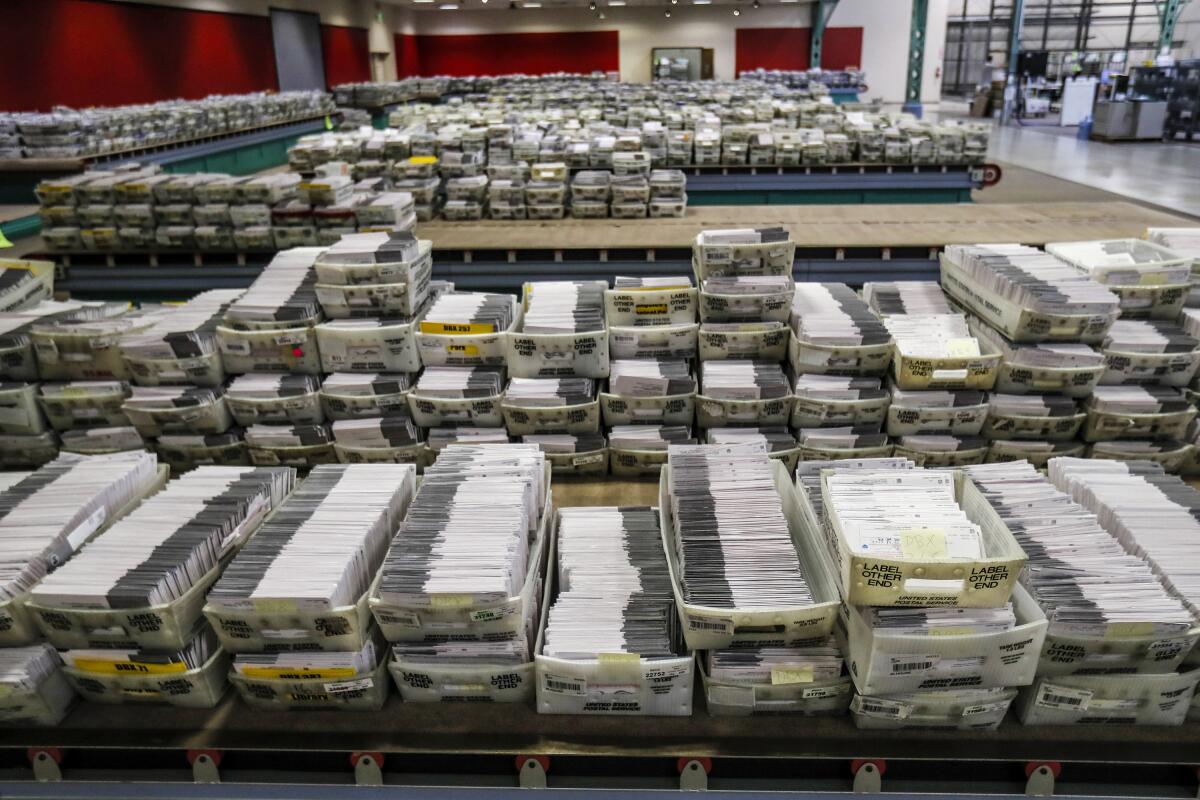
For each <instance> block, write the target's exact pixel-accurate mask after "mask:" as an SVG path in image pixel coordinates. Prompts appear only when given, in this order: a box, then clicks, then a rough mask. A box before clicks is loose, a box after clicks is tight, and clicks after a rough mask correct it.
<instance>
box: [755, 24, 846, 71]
mask: <svg viewBox="0 0 1200 800" xmlns="http://www.w3.org/2000/svg"><path fill="white" fill-rule="evenodd" d="M810 37H811V30H810V29H809V28H738V29H737V36H736V39H735V42H736V54H735V57H734V62H735V66H734V71H735V74H736V73H740V72H742V71H744V70H751V69H808V66H809V64H808V59H809V40H810ZM861 64H862V28H826V29H825V42H824V44H823V45H822V47H821V66H822V67H823V68H824V69H843V68H845V67H856V66H860V65H861Z"/></svg>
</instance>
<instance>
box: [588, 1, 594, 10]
mask: <svg viewBox="0 0 1200 800" xmlns="http://www.w3.org/2000/svg"><path fill="white" fill-rule="evenodd" d="M595 10H596V2H595V0H592V2H590V3H588V11H595Z"/></svg>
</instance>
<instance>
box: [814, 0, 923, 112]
mask: <svg viewBox="0 0 1200 800" xmlns="http://www.w3.org/2000/svg"><path fill="white" fill-rule="evenodd" d="M936 2H937V0H934V3H936ZM931 5H932V4H931ZM932 19H933V14H932V11H931V13H930V16H929V19H928V21H927V22H926V31H928V29H929V22H931V21H932ZM829 24H830V25H831V26H834V27H861V28H862V29H863V47H862V50H863V63H862V68H863V70H864V71H865V72H866V73H867V86H868V87H869V88H868V91H867V96H868V97H871V98H875V97H879V98H882V99H883V100H884V101H885V102H888V103H902V102H904V86H905V80H904V77H905V72H906V70H907V69H908V34H909V31H910V30H911V29H912V0H843V2H841V3H838V6H837V8H836V9H834V12H833V16H832V17H831V18H830V20H829ZM945 39H946V37H945V35H944V34H943V35H942V37H941V41H942V42H943V43H944V42H945ZM931 49H932V48H928V47H927V48H926V55H927V57H928V56H929V55H930V50H931ZM929 72H930V70H929V68H928V62H927V63H926V69H925V73H924V75H925V77H927V76H928V75H929ZM936 99H937V98H936V96H934V97H930V100H936Z"/></svg>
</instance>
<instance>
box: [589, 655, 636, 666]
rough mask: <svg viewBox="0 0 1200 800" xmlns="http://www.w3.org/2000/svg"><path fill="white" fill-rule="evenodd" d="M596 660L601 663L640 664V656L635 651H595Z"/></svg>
mask: <svg viewBox="0 0 1200 800" xmlns="http://www.w3.org/2000/svg"><path fill="white" fill-rule="evenodd" d="M596 661H598V662H600V663H601V664H641V663H642V657H641V656H639V655H638V654H637V653H597V654H596Z"/></svg>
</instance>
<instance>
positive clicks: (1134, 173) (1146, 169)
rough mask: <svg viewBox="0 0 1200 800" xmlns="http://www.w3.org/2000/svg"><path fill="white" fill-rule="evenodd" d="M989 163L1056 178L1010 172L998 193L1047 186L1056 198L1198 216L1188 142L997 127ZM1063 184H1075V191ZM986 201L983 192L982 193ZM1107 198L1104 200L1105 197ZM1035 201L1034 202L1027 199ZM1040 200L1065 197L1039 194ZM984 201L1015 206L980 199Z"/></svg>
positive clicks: (1198, 156) (1196, 169)
mask: <svg viewBox="0 0 1200 800" xmlns="http://www.w3.org/2000/svg"><path fill="white" fill-rule="evenodd" d="M988 156H989V159H990V160H993V161H996V162H999V163H1000V164H1001V165H1002V166H1008V165H1011V166H1015V167H1018V168H1023V169H1024V170H1027V171H1033V172H1035V173H1040V175H1044V176H1049V177H1051V178H1054V179H1056V181H1057V182H1059V183H1055V182H1044V181H1040V178H1039V176H1038V175H1034V176H1023V174H1022V173H1021V172H1019V171H1010V173H1009V174H1006V175H1005V176H1004V178H1003V179H1002V180H1001V182H1000V184H999V185H998V186H997V187H996V188H997V189H1001V190H1003V188H1006V187H1005V184H1006V183H1008V184H1009V185H1010V187H1012V186H1014V185H1015V184H1020V183H1026V181H1022V178H1023V177H1024V178H1028V182H1027V186H1026V188H1027V189H1028V190H1031V191H1036V190H1037V189H1038V188H1041V187H1039V186H1037V185H1035V184H1039V183H1040V184H1047V185H1046V186H1045V188H1049V189H1051V190H1052V191H1053V192H1054V193H1055V194H1058V193H1065V194H1072V196H1071V197H1070V198H1069V199H1071V200H1087V199H1093V198H1094V199H1097V200H1106V199H1113V198H1112V197H1111V195H1119V196H1120V197H1121V198H1123V199H1127V200H1133V201H1136V202H1138V203H1141V204H1144V205H1149V206H1154V207H1156V208H1161V209H1164V210H1168V211H1173V212H1176V213H1181V214H1187V215H1188V216H1192V217H1197V218H1200V189H1198V188H1197V187H1200V147H1196V146H1194V145H1187V144H1164V143H1161V142H1158V143H1154V142H1150V143H1132V142H1131V143H1121V144H1109V143H1107V142H1096V141H1081V140H1079V139H1075V138H1069V137H1065V136H1055V135H1053V134H1052V133H1048V132H1045V131H1038V130H1037V129H1036V128H1018V127H1013V126H1008V127H1004V128H1001V127H998V126H997V127H996V128H995V129H993V131H992V140H991V146H990V148H989V150H988ZM1061 182H1070V183H1074V184H1076V185H1077V186H1078V187H1079V188H1078V189H1077V190H1073V189H1071V188H1070V187H1066V186H1062V185H1061ZM981 195H983V196H984V197H986V195H987V192H986V191H984V192H982V193H981ZM1105 195H1108V196H1105ZM1027 199H1034V198H1027ZM1038 199H1041V200H1052V199H1067V198H1065V197H1047V196H1041V197H1040V198H1038ZM981 200H982V201H983V202H1013V198H1009V199H1007V200H999V199H997V200H992V198H986V199H983V198H981Z"/></svg>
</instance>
